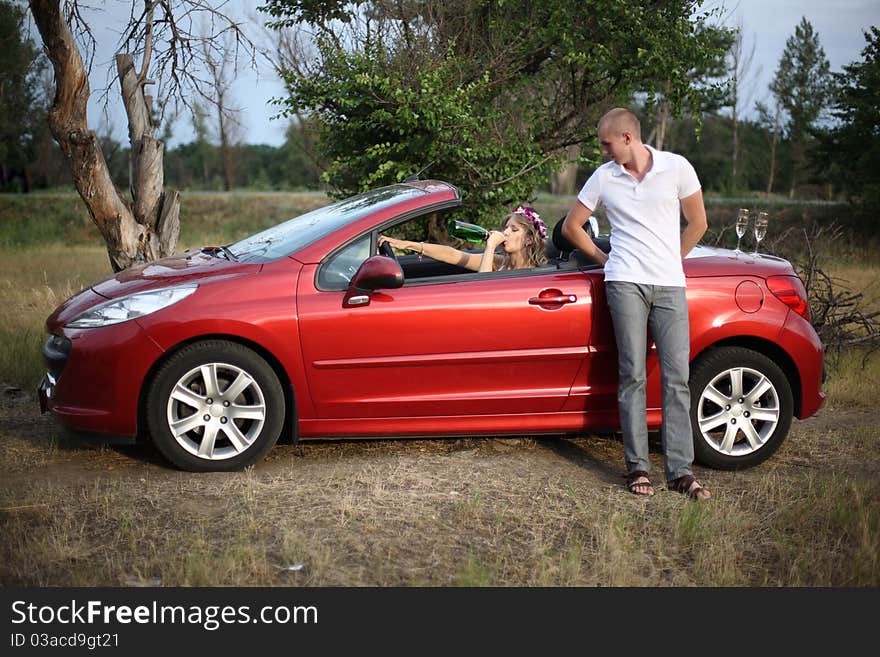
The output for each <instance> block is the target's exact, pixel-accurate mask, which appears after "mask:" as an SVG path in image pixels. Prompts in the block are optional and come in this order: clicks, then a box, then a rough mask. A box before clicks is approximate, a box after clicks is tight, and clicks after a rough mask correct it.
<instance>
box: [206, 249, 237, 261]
mask: <svg viewBox="0 0 880 657" xmlns="http://www.w3.org/2000/svg"><path fill="white" fill-rule="evenodd" d="M202 251H204V252H205V253H212V254H214V255H218V254H221V253H222V254H223V257H224V258H226V259H227V260H231V261H233V262H235V261H236V260H238V257H237V256H236V255H235V254H234V253H233V252H232V251H231V250H230V249H229V247H228V246H206V247H205V248H203V249H202Z"/></svg>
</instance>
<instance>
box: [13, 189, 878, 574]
mask: <svg viewBox="0 0 880 657" xmlns="http://www.w3.org/2000/svg"><path fill="white" fill-rule="evenodd" d="M266 203H267V204H269V203H277V204H279V205H278V206H273V207H280V203H281V201H279V200H277V199H274V200H273V199H272V198H271V196H267V200H266ZM205 204H206V205H205V207H206V208H208V207H209V208H211V210H210V212H208V211H207V210H206V211H205V212H204V216H205V218H204V219H203V221H204V223H203V224H202V227H203V228H204V229H205V233H206V234H211V233H213V234H214V235H215V237H216V238H217V241H222V240H221V239H220V238H221V237H222V238H223V240H226V239H227V238H229V237H230V235H231V234H232V233H235V232H236V231H241V230H250V227H252V225H253V224H252V223H248V222H245V220H244V219H242V220H241V221H242V222H245V223H247V226H248V227H245V225H244V223H242V224H236V217H237V216H239V215H240V216H244V214H245V213H246V208H245V207H244V206H243V205H242V202H241V201H240V200H235V199H233V198H225V199H224V198H214V197H206V200H205ZM224 204H225V205H224ZM267 208H268V206H267ZM48 211H49V210H48V209H46V208H43V209H40V212H48ZM260 212H265V213H266V215H267V216H268V215H269V214H272V211H270V210H268V209H263V210H260ZM286 212H294V210H293V209H292V207H291V208H288V210H286ZM213 213H216V216H215V215H214V214H213ZM208 214H210V215H211V217H208V216H207V215H208ZM221 217H225V219H223V218H221ZM64 221H70V222H72V225H73V228H72V231H73V232H72V233H70V243H69V244H63V245H62V244H60V243H59V239H58V238H57V236H56V239H54V240H50V241H49V242H48V243H46V244H42V243H36V242H34V243H29V244H12V243H11V241H5V242H4V241H3V240H12V238H11V237H9V236H10V235H14V232H13V231H10V230H9V229H8V227H6V228H0V232H2V231H4V230H5V231H6V232H2V234H3V235H4V237H3V238H2V239H0V383H2V384H5V385H7V386H9V385H11V386H15V387H19V388H22V389H23V390H24V391H25V392H16V391H14V390H12V391H5V390H4V389H3V386H2V385H0V473H2V477H0V524H2V528H3V539H2V540H0V585H4V586H10V585H25V586H100V585H119V586H140V585H162V586H218V585H231V586H237V585H242V586H254V585H265V586H364V585H377V586H870V587H874V586H877V585H878V584H880V563H878V559H880V556H878V555H880V505H878V504H877V500H878V497H880V484H878V483H877V482H878V481H880V478H878V474H880V429H878V426H880V422H878V419H880V412H878V411H877V408H878V406H880V355H873V356H870V357H868V358H867V360H865V359H864V356H865V354H863V353H860V352H855V351H852V352H849V353H846V354H844V355H843V356H842V357H841V358H840V359H839V360H837V361H836V362H834V363H830V369H829V379H828V384H827V386H826V391H827V392H828V393H829V399H828V402H827V404H826V407H825V408H824V409H823V410H822V411H820V413H819V414H818V415H817V416H816V417H815V418H811V419H810V420H807V421H804V422H795V423H794V426H793V429H792V433H791V435H790V437H789V439H788V440H787V441H786V443H785V444H784V445H783V447H782V449H781V450H780V452H779V453H777V454H776V455H775V456H774V457H773V458H772V459H771V460H770V461H768V462H767V463H765V464H763V465H761V466H760V467H758V468H754V469H751V470H747V471H742V472H718V471H707V470H698V472H697V474H698V476H699V477H700V478H701V480H702V481H703V482H704V483H706V484H707V486H709V487H710V489H711V490H712V491H713V493H714V498H713V500H712V501H711V502H710V503H709V504H700V505H697V504H692V503H689V502H688V501H687V500H685V499H684V498H683V497H682V496H680V495H676V494H673V493H669V492H666V491H665V490H663V487H662V485H660V486H658V487H657V488H658V494H657V495H656V496H655V497H654V498H652V499H650V500H644V499H640V498H636V497H635V496H632V495H629V494H627V493H626V492H625V491H624V490H623V487H622V486H621V481H622V480H621V478H620V471H621V467H622V466H621V463H622V454H621V452H622V449H621V446H620V443H619V442H615V441H612V440H609V439H603V438H598V437H595V436H580V437H576V438H571V439H552V438H548V439H535V438H530V437H524V438H521V439H519V440H515V441H514V440H481V439H460V440H434V441H418V440H408V441H362V442H356V441H351V442H326V443H306V444H303V445H301V446H295V447H294V446H290V445H281V446H278V447H276V449H275V450H273V452H272V453H270V455H269V457H268V458H267V459H265V461H263V462H261V463H260V464H258V465H257V466H256V467H254V468H250V469H248V470H246V471H244V472H240V473H231V474H211V475H192V474H187V473H181V472H177V471H174V470H171V469H169V468H168V467H167V466H166V465H165V464H164V462H162V461H161V460H160V459H159V458H158V456H157V455H156V453H155V452H154V451H153V450H152V449H151V448H150V447H149V446H137V447H131V448H110V447H106V446H94V445H90V444H87V443H81V442H77V441H75V440H72V439H70V438H68V437H66V436H65V435H64V434H62V433H61V431H60V430H59V429H58V428H57V427H56V426H55V425H54V424H53V423H52V422H51V421H50V420H49V419H48V418H47V417H43V416H39V414H38V412H37V411H36V405H35V400H34V398H33V396H32V394H31V393H30V390H32V389H33V385H35V384H36V378H38V377H39V375H40V374H41V373H42V364H41V363H40V361H39V345H40V343H41V342H42V340H43V322H44V321H45V318H46V316H47V315H48V314H49V313H50V312H51V311H52V310H53V309H54V307H55V306H56V305H57V304H58V303H60V302H61V301H62V300H63V299H64V298H66V297H67V296H68V295H70V294H71V293H73V292H75V291H76V290H78V289H80V288H81V287H83V286H86V285H88V284H89V283H90V282H92V281H93V280H95V279H98V278H101V277H103V276H106V275H108V274H109V267H108V265H107V260H106V253H105V251H104V249H103V248H102V247H101V246H100V244H94V243H90V242H89V241H88V240H87V239H84V238H83V240H82V241H78V240H79V239H80V238H79V237H77V236H76V235H77V234H78V233H77V231H79V230H80V227H78V225H77V224H76V221H75V218H74V219H65V220H64ZM191 221H192V222H193V223H194V224H196V225H197V224H198V222H197V221H196V220H195V219H191ZM196 225H194V226H193V228H192V230H193V232H194V233H195V232H198V231H197V230H196ZM87 228H88V226H87V225H86V226H85V227H84V228H83V229H82V230H86V229H87ZM65 239H66V237H65ZM204 241H211V240H207V239H206V240H204ZM830 266H831V267H833V269H830V271H831V272H832V273H833V274H834V275H835V276H838V277H840V278H844V279H846V280H848V281H850V283H851V284H852V286H853V287H854V288H855V289H863V290H865V291H866V298H869V299H871V301H870V303H871V304H876V303H877V302H876V301H875V300H874V299H875V298H876V296H877V293H878V292H880V284H878V283H877V281H878V280H880V277H878V273H880V272H878V269H880V263H877V262H876V259H873V258H870V257H868V258H865V259H863V260H859V259H853V258H847V259H837V260H833V259H832V260H831V261H830ZM872 307H876V306H872ZM863 361H864V362H863ZM651 459H652V465H653V469H654V471H655V472H659V471H661V470H662V464H661V460H660V455H659V453H657V451H656V450H655V451H653V452H652V454H651ZM300 566H301V568H300ZM291 567H292V568H291Z"/></svg>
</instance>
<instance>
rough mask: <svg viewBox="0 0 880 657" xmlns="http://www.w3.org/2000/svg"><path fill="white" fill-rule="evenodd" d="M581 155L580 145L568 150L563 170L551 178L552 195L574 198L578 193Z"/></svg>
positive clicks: (570, 147)
mask: <svg viewBox="0 0 880 657" xmlns="http://www.w3.org/2000/svg"><path fill="white" fill-rule="evenodd" d="M580 153H581V147H580V145H578V144H575V145H572V146H569V147H568V148H566V159H567V160H568V164H566V165H565V166H564V167H563V168H562V170H560V171H557V172H556V173H554V174H553V175H552V176H550V193H551V194H557V195H559V196H572V195H573V194H575V193H576V192H577V190H576V189H575V186H576V185H577V172H578V164H577V158H578V156H579V155H580Z"/></svg>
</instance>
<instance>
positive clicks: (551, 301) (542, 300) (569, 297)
mask: <svg viewBox="0 0 880 657" xmlns="http://www.w3.org/2000/svg"><path fill="white" fill-rule="evenodd" d="M577 300H578V298H577V296H575V295H574V294H557V295H553V296H546V297H542V296H537V297H532V298H530V299H529V304H531V305H533V306H551V305H561V304H563V303H574V302H575V301H577Z"/></svg>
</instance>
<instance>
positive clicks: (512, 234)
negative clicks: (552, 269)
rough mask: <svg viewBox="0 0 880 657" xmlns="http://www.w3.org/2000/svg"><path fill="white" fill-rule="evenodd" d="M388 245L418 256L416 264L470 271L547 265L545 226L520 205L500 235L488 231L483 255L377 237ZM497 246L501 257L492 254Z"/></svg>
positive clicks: (436, 245)
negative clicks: (426, 261) (425, 262)
mask: <svg viewBox="0 0 880 657" xmlns="http://www.w3.org/2000/svg"><path fill="white" fill-rule="evenodd" d="M386 242H387V243H388V244H390V245H391V246H392V247H394V248H395V249H399V250H401V251H412V252H414V253H418V254H419V260H421V259H422V257H423V256H428V257H429V258H432V259H434V260H439V261H441V262H446V263H448V264H451V265H458V266H459V267H464V268H465V269H470V270H471V271H481V272H489V271H509V270H513V269H531V268H533V267H540V266H541V265H543V264H545V263H546V262H547V258H546V256H545V255H544V247H545V245H546V242H547V226H545V225H544V222H543V221H541V215H539V214H538V213H537V212H535V210H534V209H532V208H530V207H527V206H524V205H520V206H517V208H516V209H515V210H514V211H513V212H511V213H510V214H508V215H507V216H506V217H505V218H504V222H503V224H502V229H501V230H500V231H497V230H492V231H489V235H488V236H487V237H486V248H485V249H484V250H483V253H482V254H480V253H468V252H467V251H461V250H459V249H455V248H453V247H451V246H446V245H445V244H433V243H431V242H410V241H409V240H398V239H394V238H393V237H387V236H385V235H380V236H379V244H380V245H381V244H384V243H386ZM499 245H502V246H503V251H502V253H495V249H496V248H498V246H499Z"/></svg>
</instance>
